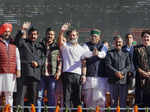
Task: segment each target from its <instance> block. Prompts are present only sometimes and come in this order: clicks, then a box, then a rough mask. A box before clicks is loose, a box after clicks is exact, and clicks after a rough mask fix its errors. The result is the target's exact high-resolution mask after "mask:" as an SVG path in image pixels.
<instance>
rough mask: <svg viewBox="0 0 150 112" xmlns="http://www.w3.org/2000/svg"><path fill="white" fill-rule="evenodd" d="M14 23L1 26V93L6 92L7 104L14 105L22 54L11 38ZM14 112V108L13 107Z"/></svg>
mask: <svg viewBox="0 0 150 112" xmlns="http://www.w3.org/2000/svg"><path fill="white" fill-rule="evenodd" d="M11 32H12V24H9V23H4V24H2V25H1V26H0V95H1V94H2V92H3V93H4V96H5V100H6V104H9V105H10V106H12V105H13V92H15V91H16V78H17V77H20V75H21V74H20V55H19V51H18V48H17V47H16V46H15V45H14V44H13V43H12V39H11ZM11 112H12V109H11Z"/></svg>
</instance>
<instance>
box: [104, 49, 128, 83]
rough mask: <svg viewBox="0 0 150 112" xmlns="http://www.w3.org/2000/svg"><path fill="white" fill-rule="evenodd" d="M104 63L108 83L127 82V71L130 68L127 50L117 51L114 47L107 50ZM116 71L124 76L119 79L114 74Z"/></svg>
mask: <svg viewBox="0 0 150 112" xmlns="http://www.w3.org/2000/svg"><path fill="white" fill-rule="evenodd" d="M105 63H106V69H107V71H108V72H109V81H110V83H118V84H126V83H127V73H128V72H129V70H130V58H129V54H128V53H127V52H123V51H120V52H118V51H117V50H116V49H113V50H111V51H110V52H108V55H107V56H106V60H105ZM118 71H119V72H122V74H123V75H124V78H123V79H121V80H120V79H119V78H117V77H116V76H115V72H118Z"/></svg>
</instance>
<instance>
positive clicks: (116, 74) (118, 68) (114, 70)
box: [105, 35, 130, 107]
mask: <svg viewBox="0 0 150 112" xmlns="http://www.w3.org/2000/svg"><path fill="white" fill-rule="evenodd" d="M114 41H115V48H114V49H113V50H111V51H110V52H108V55H107V56H106V60H105V61H106V69H107V71H108V72H109V83H110V93H111V98H112V107H116V106H117V105H120V107H126V96H127V90H128V89H127V73H128V72H129V70H130V59H129V55H128V53H126V52H123V51H122V46H123V39H122V38H121V36H119V35H117V36H115V37H114Z"/></svg>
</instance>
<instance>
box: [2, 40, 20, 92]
mask: <svg viewBox="0 0 150 112" xmlns="http://www.w3.org/2000/svg"><path fill="white" fill-rule="evenodd" d="M4 42H5V45H6V46H7V47H8V42H6V41H4ZM16 64H17V66H16V67H17V70H21V66H20V54H19V50H18V48H16ZM15 91H16V74H8V73H7V74H0V92H15Z"/></svg>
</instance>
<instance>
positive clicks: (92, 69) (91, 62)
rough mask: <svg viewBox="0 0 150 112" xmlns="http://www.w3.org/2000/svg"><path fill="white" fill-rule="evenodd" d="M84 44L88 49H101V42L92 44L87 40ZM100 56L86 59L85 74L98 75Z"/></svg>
mask: <svg viewBox="0 0 150 112" xmlns="http://www.w3.org/2000/svg"><path fill="white" fill-rule="evenodd" d="M86 45H87V46H88V48H89V50H90V51H93V49H94V48H97V49H98V51H101V48H102V44H101V43H98V44H96V45H95V44H92V43H91V42H87V43H86ZM100 60H101V59H100V58H98V57H97V56H92V57H91V58H88V59H87V60H86V62H87V76H89V77H90V76H91V77H97V76H99V69H100V68H99V67H100Z"/></svg>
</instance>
